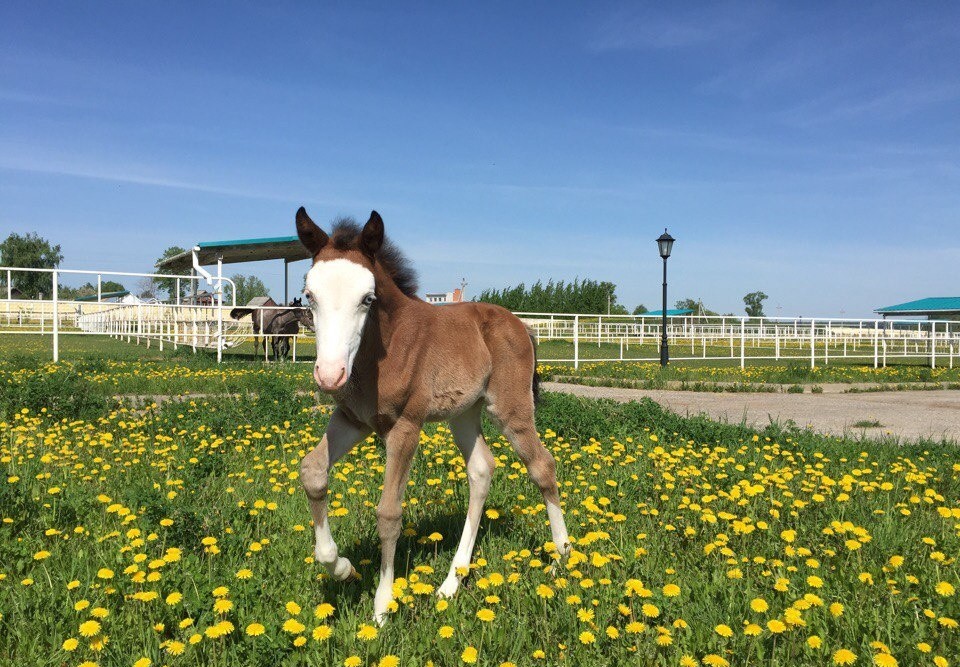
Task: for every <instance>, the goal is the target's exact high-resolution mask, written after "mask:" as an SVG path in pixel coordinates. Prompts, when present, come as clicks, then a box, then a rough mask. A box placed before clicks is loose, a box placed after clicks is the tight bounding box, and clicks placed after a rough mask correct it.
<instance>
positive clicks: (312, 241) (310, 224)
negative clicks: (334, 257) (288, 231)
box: [297, 206, 330, 255]
mask: <svg viewBox="0 0 960 667" xmlns="http://www.w3.org/2000/svg"><path fill="white" fill-rule="evenodd" d="M297 236H299V237H300V243H302V244H303V247H304V248H306V249H307V250H309V251H310V253H311V254H313V255H316V254H317V253H318V252H320V251H321V250H323V246H325V245H327V241H329V240H330V237H329V236H327V233H326V232H325V231H323V230H322V229H320V228H319V227H317V225H316V223H315V222H314V221H313V220H311V219H310V216H309V215H307V211H306V209H305V208H303V207H302V206H301V207H300V208H299V209H297Z"/></svg>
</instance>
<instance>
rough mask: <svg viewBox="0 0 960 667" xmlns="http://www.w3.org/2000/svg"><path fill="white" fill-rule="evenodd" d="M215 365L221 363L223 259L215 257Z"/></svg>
mask: <svg viewBox="0 0 960 667" xmlns="http://www.w3.org/2000/svg"><path fill="white" fill-rule="evenodd" d="M216 299H217V363H218V364H219V363H220V362H221V361H223V257H222V256H218V257H217V295H216Z"/></svg>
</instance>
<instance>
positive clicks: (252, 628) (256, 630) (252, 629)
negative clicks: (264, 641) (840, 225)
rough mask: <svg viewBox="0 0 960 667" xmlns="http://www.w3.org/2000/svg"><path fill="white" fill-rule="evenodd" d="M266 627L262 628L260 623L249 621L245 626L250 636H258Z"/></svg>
mask: <svg viewBox="0 0 960 667" xmlns="http://www.w3.org/2000/svg"><path fill="white" fill-rule="evenodd" d="M265 630H266V628H264V627H263V626H262V625H261V624H260V623H251V624H250V625H248V626H247V630H246V633H247V634H248V635H250V636H251V637H259V636H260V635H262V634H263V633H264V631H265Z"/></svg>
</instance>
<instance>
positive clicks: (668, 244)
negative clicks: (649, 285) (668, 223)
mask: <svg viewBox="0 0 960 667" xmlns="http://www.w3.org/2000/svg"><path fill="white" fill-rule="evenodd" d="M674 240H675V239H674V238H673V237H672V236H670V235H669V234H667V230H666V228H664V230H663V234H661V235H660V237H659V238H658V239H657V247H658V248H659V249H660V256H661V257H663V310H662V311H661V315H663V326H662V327H661V328H660V331H661V334H662V337H661V341H660V367H661V368H666V367H667V362H668V361H669V360H670V354H669V353H668V352H667V257H669V256H670V251H671V250H673V242H674Z"/></svg>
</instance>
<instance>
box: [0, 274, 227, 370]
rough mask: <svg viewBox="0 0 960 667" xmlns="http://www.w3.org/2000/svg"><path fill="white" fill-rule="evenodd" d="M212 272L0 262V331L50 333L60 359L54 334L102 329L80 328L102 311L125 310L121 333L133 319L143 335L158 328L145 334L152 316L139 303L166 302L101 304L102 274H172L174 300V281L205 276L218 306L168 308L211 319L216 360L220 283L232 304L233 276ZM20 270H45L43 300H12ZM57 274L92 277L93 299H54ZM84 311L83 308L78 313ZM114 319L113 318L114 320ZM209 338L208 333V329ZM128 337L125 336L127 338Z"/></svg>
mask: <svg viewBox="0 0 960 667" xmlns="http://www.w3.org/2000/svg"><path fill="white" fill-rule="evenodd" d="M217 268H218V271H217V275H216V276H212V275H209V274H207V275H200V276H178V275H173V274H165V273H131V272H121V271H82V270H74V269H28V268H20V267H8V266H0V274H3V275H5V277H6V295H5V296H6V297H7V298H6V299H3V300H2V302H0V322H5V324H6V327H5V328H4V327H0V331H5V332H8V333H22V334H40V335H46V334H47V333H49V334H50V336H51V340H52V344H53V360H54V361H59V360H60V337H61V335H70V334H83V333H108V332H107V331H96V330H92V331H91V330H85V328H84V326H83V325H84V324H88V323H90V322H93V321H97V320H98V319H99V320H103V321H106V319H107V317H106V315H105V313H107V312H111V311H115V310H117V309H121V310H123V309H126V312H127V313H128V316H127V317H125V318H123V320H124V322H125V326H126V333H128V334H129V333H130V332H131V330H133V323H134V322H135V323H136V329H135V331H136V333H137V334H139V336H138V338H139V337H143V336H148V340H149V336H150V335H151V334H158V333H159V332H151V333H150V334H148V330H149V329H150V328H151V326H152V324H153V319H151V318H150V317H149V315H148V316H147V317H146V319H144V315H143V309H144V308H147V309H149V308H154V307H157V306H163V307H167V306H168V305H167V304H157V305H156V306H155V305H154V304H144V303H138V304H117V303H107V302H103V301H102V300H101V297H102V289H101V288H102V279H103V276H120V277H127V278H151V279H172V280H174V281H176V293H177V296H176V298H177V301H178V302H179V301H180V291H181V290H180V286H181V281H188V284H190V281H197V284H199V281H201V280H203V281H206V282H207V283H208V284H209V285H210V286H211V287H212V288H213V289H214V291H213V293H212V295H211V300H212V301H213V302H214V303H215V304H218V305H213V306H206V307H205V306H194V305H190V306H185V305H183V304H180V303H178V304H169V307H173V308H187V309H192V310H195V309H204V308H206V311H204V312H207V314H208V317H209V319H207V320H206V322H207V326H208V327H209V325H210V323H211V322H212V323H213V324H214V325H215V327H216V338H215V344H214V347H215V348H216V350H217V360H218V361H220V360H221V359H222V357H223V349H224V341H225V340H226V338H225V336H224V333H225V330H224V312H223V311H224V309H225V308H227V307H226V306H225V305H222V304H223V301H224V290H223V288H224V284H226V285H227V286H229V288H230V301H231V303H233V304H235V299H236V296H235V295H236V286H235V285H234V284H233V281H232V280H230V279H229V278H224V277H223V276H222V275H221V274H220V266H219V265H218V267H217ZM24 273H42V274H50V278H51V280H50V286H51V294H50V298H49V299H43V298H38V299H14V298H13V283H14V278H15V276H17V275H18V274H24ZM63 275H81V276H96V279H97V301H95V302H94V301H77V300H65V299H62V298H60V277H61V276H63ZM131 308H135V309H136V318H135V319H134V317H133V315H132V312H133V311H131V310H129V309H131ZM84 311H86V312H84ZM119 319H120V318H117V320H118V321H119ZM208 338H209V332H208ZM128 339H129V337H128Z"/></svg>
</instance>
